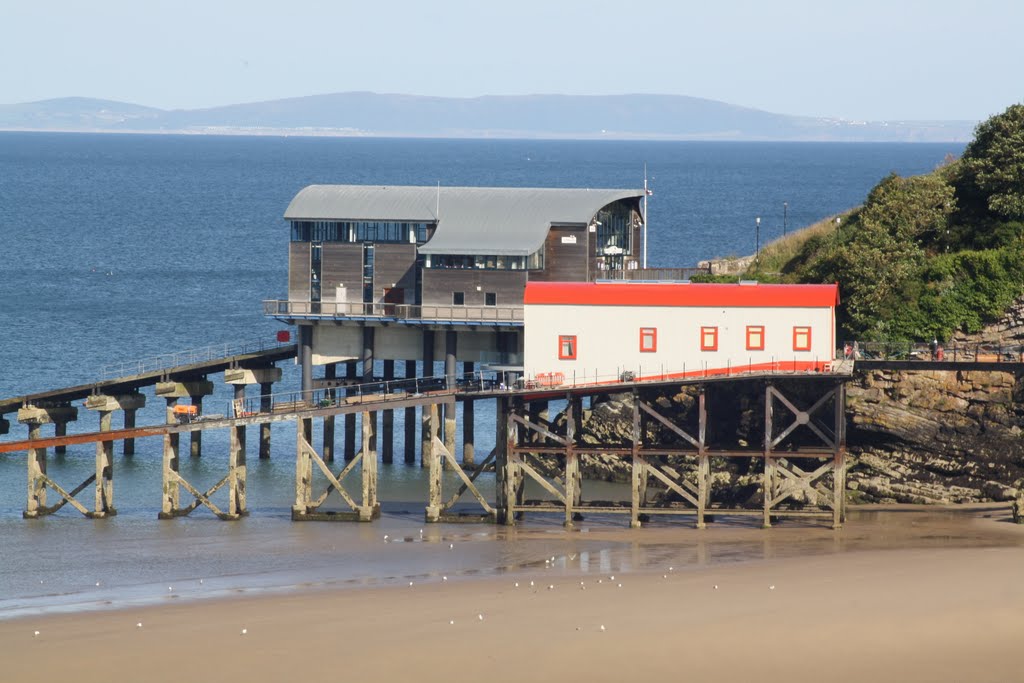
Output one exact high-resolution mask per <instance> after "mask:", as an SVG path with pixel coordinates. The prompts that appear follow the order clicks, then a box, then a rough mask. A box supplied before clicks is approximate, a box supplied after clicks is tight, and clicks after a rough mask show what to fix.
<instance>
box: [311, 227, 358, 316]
mask: <svg viewBox="0 0 1024 683" xmlns="http://www.w3.org/2000/svg"><path fill="white" fill-rule="evenodd" d="M320 258H321V262H320V277H321V282H322V285H321V287H322V292H323V294H322V298H323V300H324V301H334V300H335V297H336V296H337V292H338V286H339V285H345V288H346V289H347V290H348V292H347V297H348V301H349V302H353V301H362V300H363V245H361V244H348V243H344V242H324V245H323V251H322V253H321V257H320Z"/></svg>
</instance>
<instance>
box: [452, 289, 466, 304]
mask: <svg viewBox="0 0 1024 683" xmlns="http://www.w3.org/2000/svg"><path fill="white" fill-rule="evenodd" d="M465 305H466V293H465V292H452V306H465Z"/></svg>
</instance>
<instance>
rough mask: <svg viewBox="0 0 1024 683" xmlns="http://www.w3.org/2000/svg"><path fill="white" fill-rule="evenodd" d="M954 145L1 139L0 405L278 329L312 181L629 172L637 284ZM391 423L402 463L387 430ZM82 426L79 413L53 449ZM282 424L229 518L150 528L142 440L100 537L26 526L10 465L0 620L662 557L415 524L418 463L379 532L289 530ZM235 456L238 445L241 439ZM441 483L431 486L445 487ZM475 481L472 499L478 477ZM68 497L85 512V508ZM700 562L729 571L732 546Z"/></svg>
mask: <svg viewBox="0 0 1024 683" xmlns="http://www.w3.org/2000/svg"><path fill="white" fill-rule="evenodd" d="M962 149H963V145H962V144H958V143H949V144H931V143H929V144H898V143H877V144H875V143H815V142H807V143H771V142H659V141H557V140H540V141H538V140H488V139H482V140H449V139H381V138H359V137H349V138H339V137H303V136H288V137H268V136H212V135H111V134H73V133H19V132H0V398H8V397H14V396H19V395H24V394H28V393H33V392H39V391H46V390H49V389H55V388H59V387H65V386H72V385H77V384H84V383H88V382H92V381H96V380H98V379H100V378H102V376H103V373H104V371H105V369H108V368H109V366H112V365H116V364H120V363H126V362H128V363H131V362H135V361H141V360H144V359H147V358H151V357H154V356H158V355H162V354H169V353H175V352H181V351H186V350H193V349H205V348H208V347H210V346H218V345H219V346H222V347H226V348H229V347H233V346H235V345H238V344H242V343H250V342H259V341H265V342H271V341H272V340H273V339H274V337H275V335H276V333H277V332H278V331H279V330H281V329H283V326H282V325H281V323H279V322H277V321H275V320H272V319H269V318H267V317H265V316H264V315H263V312H262V306H261V301H262V300H264V299H273V298H283V297H284V295H285V294H286V289H287V246H288V234H289V231H288V226H287V224H286V223H285V221H284V219H283V218H282V216H283V214H284V211H285V208H286V207H287V206H288V203H289V201H290V200H291V199H292V197H293V196H294V195H295V194H296V193H297V192H298V191H299V190H301V189H302V188H303V187H305V186H306V185H309V184H314V183H346V184H347V183H355V184H373V185H429V186H435V185H440V186H441V187H445V186H510V187H573V188H586V187H593V188H642V187H643V184H644V177H645V173H646V176H647V180H648V184H649V187H650V189H651V190H652V192H653V194H652V195H651V197H650V200H649V221H648V223H649V243H650V249H649V265H650V266H651V267H680V266H684V267H685V266H694V265H696V263H697V262H698V261H700V260H703V259H707V258H712V257H722V256H730V255H732V256H736V255H744V254H749V253H753V251H754V249H755V240H757V239H760V243H761V244H762V245H763V244H765V243H766V242H768V241H770V240H772V239H775V238H777V237H779V236H780V235H782V234H783V232H784V231H785V230H790V231H792V230H796V229H799V228H800V227H803V226H806V225H810V224H812V223H814V222H816V221H818V220H821V219H823V218H826V217H829V216H831V215H834V214H837V213H839V212H842V211H845V210H847V209H849V208H851V207H854V206H856V205H858V204H860V203H861V202H862V201H863V200H864V198H865V196H866V194H867V192H868V191H869V190H870V189H871V187H873V186H874V185H875V184H876V183H877V182H878V181H879V180H880V179H882V178H883V177H884V176H886V175H887V174H889V173H898V174H901V175H911V174H919V173H925V172H928V171H931V170H932V169H934V168H935V167H936V166H937V165H939V164H940V163H942V162H943V160H944V159H945V158H946V157H947V156H949V155H954V156H955V155H958V154H960V153H961V152H962ZM758 217H760V219H761V221H760V233H759V234H757V233H756V219H757V218H758ZM283 365H284V367H283V369H284V380H283V382H282V383H281V384H280V385H279V386H278V388H277V389H278V390H281V391H287V390H291V389H295V388H297V386H298V372H297V370H296V368H295V367H294V365H293V364H290V363H286V364H283ZM229 400H230V394H229V391H228V388H227V387H225V386H223V385H222V386H219V387H218V388H217V390H216V392H215V394H214V395H213V396H212V397H210V398H208V399H207V400H206V402H205V404H204V410H205V412H207V413H210V412H213V413H217V412H226V410H227V405H228V401H229ZM159 403H160V402H158V401H156V400H154V399H153V397H152V395H150V396H149V405H148V406H147V407H146V408H145V409H143V410H142V411H140V413H139V416H138V424H139V425H145V424H155V423H159V422H161V421H162V420H163V410H162V408H161V407H160V405H159ZM7 417H8V419H9V420H10V421H11V423H12V424H11V430H10V433H9V434H7V435H6V436H0V439H5V440H10V439H18V438H24V437H26V436H27V432H26V428H25V427H24V426H23V425H20V424H18V423H17V422H16V421H15V420H14V416H13V415H9V416H7ZM493 420H494V417H493V411H489V410H488V409H487V408H486V407H484V408H482V409H478V411H477V429H476V434H477V436H478V438H477V452H478V453H482V454H486V453H487V452H488V451H489V450H490V448H491V447H492V446H493V434H494V429H493ZM396 423H397V424H396V427H395V433H396V435H398V436H399V442H398V443H397V444H396V447H395V448H396V454H398V457H397V460H398V461H401V455H400V454H401V452H402V451H401V448H402V445H401V440H400V437H401V434H402V433H403V431H402V428H401V417H400V416H398V417H397V419H396ZM97 425H98V417H97V416H96V415H95V414H92V413H89V412H88V411H86V410H85V409H84V407H79V419H78V421H77V422H74V423H72V424H71V425H69V433H74V432H76V431H95V430H96V429H97ZM488 425H490V426H488ZM115 426H119V425H117V424H116V423H115ZM44 429H45V428H44ZM294 429H295V427H294V424H291V423H282V424H278V425H275V426H274V433H273V437H272V440H273V452H272V457H271V458H270V459H269V460H258V459H257V458H256V457H255V454H254V453H251V454H250V456H249V467H248V506H249V512H250V514H249V515H248V516H247V517H245V518H244V519H242V520H240V521H236V522H222V521H220V520H218V519H216V518H215V517H214V516H213V515H212V514H210V513H209V511H207V510H205V509H203V508H200V509H199V510H197V511H196V512H194V513H193V514H192V515H191V516H189V517H187V518H181V519H177V520H172V521H158V520H157V519H156V513H157V511H158V510H159V504H160V503H159V502H160V494H161V489H160V481H161V480H160V463H161V460H160V453H161V451H160V449H161V443H160V440H159V439H152V438H151V439H141V440H139V441H138V443H137V446H136V454H135V455H134V456H124V455H123V454H121V452H120V448H119V447H118V449H117V450H116V451H115V468H114V472H115V473H114V501H115V506H116V509H117V512H118V514H117V515H116V516H114V517H111V518H108V519H102V520H90V519H86V518H84V517H82V516H81V515H79V514H78V513H77V512H76V511H75V510H73V509H72V508H71V507H70V506H65V508H64V509H62V510H61V511H59V512H58V513H57V514H55V515H53V516H51V517H47V518H44V519H39V520H23V519H22V517H21V512H22V510H23V509H24V505H25V495H26V471H25V458H24V454H23V453H14V454H0V618H10V617H15V616H24V615H31V614H38V613H42V612H53V611H69V610H91V609H105V608H111V607H119V606H125V605H133V604H150V603H159V602H161V601H166V600H175V599H198V598H206V597H217V596H224V595H232V594H237V593H239V592H246V593H253V592H259V591H282V590H292V589H295V588H296V587H302V586H363V585H380V584H388V583H394V584H399V583H404V582H409V581H412V582H417V581H429V580H436V579H437V577H439V576H449V575H451V577H453V578H458V577H472V576H479V575H489V574H496V573H501V572H506V571H515V570H516V569H519V568H531V567H534V568H535V567H542V566H544V567H549V568H557V570H558V571H577V572H587V571H625V570H628V569H644V568H651V567H654V566H660V564H662V563H664V561H665V560H666V557H665V553H664V551H663V549H662V550H658V548H657V547H646V546H645V547H644V548H642V549H639V550H638V545H637V543H636V542H628V543H625V544H623V543H622V542H621V541H612V540H601V536H602V533H601V532H603V531H605V530H607V529H611V528H617V527H621V526H622V525H623V519H622V518H612V519H607V520H606V519H600V518H595V519H593V520H587V521H586V522H585V523H584V524H583V525H582V528H581V529H579V533H577V534H574V535H572V536H571V537H568V538H567V537H566V535H565V533H566V532H563V530H562V528H561V526H560V522H561V520H560V519H555V518H554V516H552V518H550V519H548V518H545V517H544V516H542V515H539V516H536V518H530V519H528V520H527V521H525V522H524V524H522V525H520V526H518V527H516V528H515V529H511V530H508V529H496V528H494V527H491V526H487V525H424V524H423V522H422V519H423V505H424V501H425V498H426V490H427V483H426V478H425V476H424V472H423V470H422V469H421V468H420V466H419V465H418V464H417V465H405V464H393V465H386V466H382V467H381V469H380V477H381V479H380V486H379V489H380V496H381V500H382V506H383V514H382V518H381V519H380V520H377V521H375V522H373V523H371V524H353V523H295V522H291V521H290V518H289V511H290V505H291V502H292V498H293V496H294V443H295V434H294ZM256 440H257V439H256V434H255V433H254V434H252V435H251V436H250V438H249V443H250V444H254V443H255V442H256ZM203 449H204V454H203V456H202V457H201V458H189V457H187V456H185V457H183V458H182V475H183V476H184V477H185V478H186V479H188V480H189V481H192V482H194V483H195V484H196V485H197V486H198V487H200V488H202V489H205V488H208V487H209V486H210V485H212V484H213V483H215V482H216V481H217V480H218V479H219V478H220V477H221V476H223V474H224V472H225V467H226V457H225V453H226V449H227V435H226V434H218V433H217V432H209V433H207V435H206V436H204V443H203ZM94 456H95V446H93V445H86V446H70V447H68V451H67V454H66V455H60V456H57V455H54V454H52V453H51V454H50V456H49V463H48V466H49V469H48V473H49V475H50V476H51V477H52V478H54V479H55V480H56V481H58V482H59V483H61V484H62V485H63V486H64V487H65V488H66V489H70V488H72V487H74V486H75V485H77V484H78V483H79V482H81V481H82V480H84V479H85V478H86V477H87V476H88V475H89V473H90V471H91V470H92V469H93V468H94ZM446 476H447V477H448V479H446V484H445V485H446V487H448V488H446V490H447V491H451V490H452V488H451V487H453V486H454V485H455V479H454V475H453V474H451V473H448V474H447V475H446ZM479 481H480V483H481V486H482V488H483V490H484V492H485V493H489V492H490V491H492V490H493V480H492V479H491V478H490V475H486V474H485V475H481V477H480V480H479ZM584 491H585V498H589V497H594V498H595V499H597V498H602V497H607V496H608V495H611V494H614V493H615V492H616V491H617V489H616V488H615V486H614V485H610V484H602V483H600V482H588V483H587V485H586V486H585V488H584ZM185 495H186V494H185V493H184V492H183V497H184V496H185ZM80 498H81V499H82V500H83V501H84V502H85V504H86V506H87V507H90V503H91V500H92V494H91V489H86V490H85V491H84V492H83V493H82V494H81V495H80ZM49 499H50V501H51V502H53V501H54V500H56V499H57V494H56V493H54V492H52V491H51V492H50V493H49ZM183 499H184V498H183ZM469 507H470V508H471V507H472V506H469ZM657 524H665V525H671V524H673V522H672V521H664V522H662V521H658V522H657ZM676 524H679V523H678V522H676ZM688 531H690V528H689V526H687V525H686V524H682V525H680V533H687V532H688ZM385 537H387V538H386V539H385ZM758 547H760V545H758ZM751 552H753V553H754V554H755V555H756V554H757V553H758V552H760V551H758V550H753V551H751ZM720 556H721V557H724V558H727V559H728V560H734V559H737V558H740V559H742V557H745V555H744V552H743V551H739V552H736V551H735V549H733V550H730V551H723V552H721V553H720ZM552 558H554V559H552ZM570 558H571V559H570ZM676 561H677V562H685V561H686V558H679V557H677V558H676Z"/></svg>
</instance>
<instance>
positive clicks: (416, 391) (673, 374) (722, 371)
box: [191, 359, 852, 420]
mask: <svg viewBox="0 0 1024 683" xmlns="http://www.w3.org/2000/svg"><path fill="white" fill-rule="evenodd" d="M851 367H852V363H848V362H843V361H821V362H819V361H817V360H814V361H796V360H792V361H787V360H781V359H774V360H771V361H769V362H765V363H753V362H751V363H747V364H729V365H728V366H726V367H721V368H712V367H709V366H708V365H707V364H703V365H701V366H698V367H690V368H687V367H686V366H685V365H684V366H683V367H681V368H676V369H674V370H669V369H667V368H664V367H660V368H642V367H637V368H635V369H628V368H616V370H615V372H614V373H610V372H606V373H598V372H596V371H595V372H594V373H593V374H588V373H584V372H581V373H579V374H571V375H565V374H562V373H540V374H538V375H535V376H531V377H520V378H518V379H517V380H516V381H515V382H514V383H506V382H505V381H504V379H503V378H502V377H503V373H494V372H492V373H488V372H472V373H465V374H456V375H451V376H444V375H440V376H434V377H410V378H402V379H393V380H382V379H375V380H372V381H370V382H363V383H361V384H350V385H347V386H338V387H333V388H325V389H314V390H312V391H290V392H283V393H276V394H267V395H266V396H257V397H248V398H245V399H235V400H232V401H230V402H229V408H228V410H227V411H226V413H225V414H226V415H228V416H230V417H232V418H244V417H255V416H258V415H265V414H268V413H293V412H298V411H303V410H314V409H317V408H331V407H336V406H345V405H374V404H380V403H386V402H388V401H393V400H399V399H403V398H415V397H419V396H424V395H431V396H439V395H450V394H460V393H503V392H509V391H513V390H525V391H529V390H534V389H540V390H550V389H573V388H586V387H595V386H597V387H606V386H611V385H616V384H631V383H636V382H641V383H642V382H652V383H653V382H666V381H673V380H687V379H689V380H693V379H701V378H714V377H735V376H740V375H768V374H770V375H779V374H792V375H821V374H828V373H832V374H843V373H847V374H848V373H849V371H850V369H851ZM220 417H222V415H212V416H210V415H208V416H206V417H205V418H204V417H203V416H201V415H200V416H197V417H196V418H191V419H200V420H202V419H207V420H210V419H218V418H220Z"/></svg>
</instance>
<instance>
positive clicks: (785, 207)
mask: <svg viewBox="0 0 1024 683" xmlns="http://www.w3.org/2000/svg"><path fill="white" fill-rule="evenodd" d="M788 228H789V202H782V236H783V237H785V236H786V232H787V230H788Z"/></svg>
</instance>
